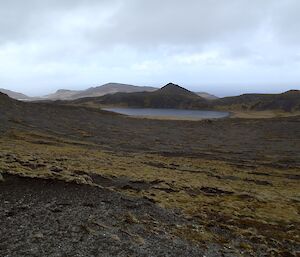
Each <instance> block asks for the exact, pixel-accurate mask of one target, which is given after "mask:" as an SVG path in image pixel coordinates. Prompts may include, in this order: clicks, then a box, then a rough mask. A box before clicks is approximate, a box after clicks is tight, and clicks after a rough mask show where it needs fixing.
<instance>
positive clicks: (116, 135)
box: [0, 94, 300, 257]
mask: <svg viewBox="0 0 300 257" xmlns="http://www.w3.org/2000/svg"><path fill="white" fill-rule="evenodd" d="M0 110H1V112H0V171H1V180H2V182H0V190H1V204H0V209H1V210H2V211H1V215H2V216H1V221H0V224H1V227H2V228H5V229H2V230H1V233H0V239H1V243H0V253H1V254H2V255H4V256H5V255H10V254H11V253H12V252H14V253H16V252H18V253H19V255H22V256H40V255H41V254H44V255H47V256H55V255H56V254H58V253H59V251H60V250H59V248H56V247H53V246H52V245H53V244H56V245H61V247H62V248H63V249H65V250H64V251H65V254H66V255H72V254H73V255H74V254H81V255H79V256H83V255H86V254H87V253H88V254H90V255H93V252H99V251H101V252H102V253H105V254H107V255H108V256H111V255H115V256H128V255H131V256H149V255H152V254H155V255H156V256H174V253H176V254H177V255H178V256H185V255H186V254H187V253H188V255H189V256H202V255H206V256H211V257H212V256H266V255H267V256H296V253H297V251H299V237H298V235H299V224H300V220H299V211H300V204H299V203H300V199H299V188H298V182H299V170H300V148H299V145H300V144H299V141H300V130H299V126H300V116H294V117H278V118H269V119H253V118H246V119H245V118H243V119H240V118H231V119H220V120H202V121H180V120H177V121H169V120H150V119H135V118H130V117H127V116H123V115H119V114H115V113H111V112H108V111H103V110H99V109H97V108H90V107H84V106H70V105H62V104H57V103H55V102H50V103H24V102H19V101H15V100H12V99H10V98H8V97H7V96H6V95H3V94H0ZM32 217H35V218H34V219H32ZM112 217H113V218H112ZM14 224H15V225H14ZM54 224H56V225H55V226H54ZM15 226H17V227H18V226H22V227H24V228H26V231H27V232H26V234H24V233H22V232H21V231H22V230H21V231H19V230H18V229H17V227H15ZM23 231H24V230H23ZM62 238H64V241H61V239H62ZM100 241H101V242H102V243H101V244H99V243H97V242H100ZM8 242H9V244H10V247H9V248H8V247H6V246H5V244H7V243H8ZM62 242H64V243H62ZM162 242H163V243H162ZM74 244H76V245H77V250H76V251H75V250H74V248H73V247H72V246H73V245H74ZM157 246H159V247H157ZM72 249H73V250H72ZM120 249H122V251H120Z"/></svg>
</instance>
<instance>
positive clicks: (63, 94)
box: [44, 89, 82, 100]
mask: <svg viewBox="0 0 300 257" xmlns="http://www.w3.org/2000/svg"><path fill="white" fill-rule="evenodd" d="M81 92H82V91H76V90H66V89H59V90H57V91H56V92H55V93H53V94H50V95H46V96H44V98H46V99H48V100H72V99H75V98H74V97H75V95H76V94H80V93H81Z"/></svg>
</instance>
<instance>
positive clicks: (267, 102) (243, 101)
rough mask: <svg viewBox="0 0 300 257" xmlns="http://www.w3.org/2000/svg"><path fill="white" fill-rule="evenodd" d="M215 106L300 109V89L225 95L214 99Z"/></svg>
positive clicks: (245, 108) (235, 108) (288, 110)
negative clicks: (270, 92)
mask: <svg viewBox="0 0 300 257" xmlns="http://www.w3.org/2000/svg"><path fill="white" fill-rule="evenodd" d="M213 107H214V108H216V109H226V110H245V111H265V110H279V111H285V112H293V111H300V90H290V91H287V92H285V93H282V94H244V95H240V96H235V97H225V98H220V99H217V100H215V101H213Z"/></svg>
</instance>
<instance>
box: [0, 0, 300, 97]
mask: <svg viewBox="0 0 300 257" xmlns="http://www.w3.org/2000/svg"><path fill="white" fill-rule="evenodd" d="M298 10H300V2H299V1H297V0H265V1H258V0H251V1H250V0H224V1H220V0H186V1H171V0H164V1H158V0H152V1H146V0H125V1H124V0H123V1H121V0H110V1H109V0H100V1H99V0H98V1H97V0H86V1H83V0H60V1H58V0H44V1H39V0H27V1H20V0H10V1H1V2H0V87H6V88H9V89H12V90H18V91H22V92H25V93H28V94H32V95H39V94H45V93H48V92H50V91H53V90H56V89H58V88H77V89H79V88H85V87H87V86H91V85H95V84H101V83H105V82H109V81H118V82H125V83H133V84H140V85H142V84H143V85H154V86H160V85H162V84H164V83H167V82H169V81H173V82H176V83H180V84H182V85H183V86H187V87H189V88H190V89H193V90H204V91H209V92H212V93H215V94H218V95H228V94H237V93H241V92H250V91H252V92H254V91H257V92H279V91H284V90H287V89H289V88H291V87H294V88H297V87H298V89H300V88H299V87H300V73H299V70H300V33H299V27H300V18H299V15H298ZM297 83H299V84H297Z"/></svg>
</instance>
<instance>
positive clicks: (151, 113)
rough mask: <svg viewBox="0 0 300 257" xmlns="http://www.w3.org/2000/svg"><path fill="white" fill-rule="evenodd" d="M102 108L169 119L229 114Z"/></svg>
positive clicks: (224, 115) (197, 118) (193, 118)
mask: <svg viewBox="0 0 300 257" xmlns="http://www.w3.org/2000/svg"><path fill="white" fill-rule="evenodd" d="M104 110H107V111H111V112H116V113H120V114H125V115H129V116H136V117H157V118H170V119H192V120H201V119H219V118H225V117H227V116H228V115H229V113H228V112H219V111H201V110H179V109H152V108H104Z"/></svg>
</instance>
